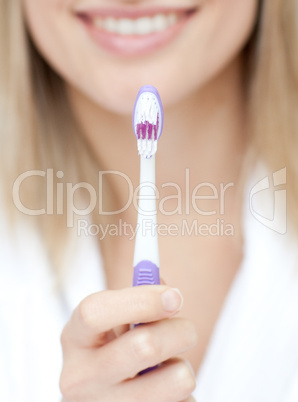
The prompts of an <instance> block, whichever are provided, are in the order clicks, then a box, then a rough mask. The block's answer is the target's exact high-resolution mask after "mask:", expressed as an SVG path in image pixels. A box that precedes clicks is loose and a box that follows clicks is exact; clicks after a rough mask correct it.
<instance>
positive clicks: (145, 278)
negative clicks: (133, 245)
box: [132, 260, 160, 286]
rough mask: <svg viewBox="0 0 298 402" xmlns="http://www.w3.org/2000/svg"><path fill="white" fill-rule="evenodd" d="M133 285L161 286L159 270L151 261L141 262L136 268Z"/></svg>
mask: <svg viewBox="0 0 298 402" xmlns="http://www.w3.org/2000/svg"><path fill="white" fill-rule="evenodd" d="M132 285H133V286H140V285H160V279H159V268H158V267H157V266H156V265H155V264H153V262H151V261H147V260H143V261H140V262H139V263H138V264H137V265H136V266H135V267H134V271H133V282H132Z"/></svg>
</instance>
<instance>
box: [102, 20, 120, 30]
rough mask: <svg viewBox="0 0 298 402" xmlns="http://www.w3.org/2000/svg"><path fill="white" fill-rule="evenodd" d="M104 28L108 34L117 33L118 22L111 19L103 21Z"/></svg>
mask: <svg viewBox="0 0 298 402" xmlns="http://www.w3.org/2000/svg"><path fill="white" fill-rule="evenodd" d="M103 28H104V29H105V30H106V31H108V32H116V28H117V22H116V20H115V18H112V17H109V18H106V19H104V20H103Z"/></svg>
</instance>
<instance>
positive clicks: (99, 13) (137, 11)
mask: <svg viewBox="0 0 298 402" xmlns="http://www.w3.org/2000/svg"><path fill="white" fill-rule="evenodd" d="M195 10H196V7H188V8H186V7H183V8H182V7H154V8H153V7H151V8H146V9H145V8H137V7H136V6H134V7H133V8H132V7H131V6H130V7H128V6H127V7H125V8H124V7H122V8H121V7H117V8H116V7H111V8H107V7H104V8H90V9H85V10H84V9H79V10H75V13H76V14H77V15H84V16H86V17H89V18H99V17H115V18H132V19H133V18H140V17H144V16H149V17H150V16H153V15H156V14H170V13H176V14H185V13H191V12H193V11H195Z"/></svg>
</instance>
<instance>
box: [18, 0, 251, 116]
mask: <svg viewBox="0 0 298 402" xmlns="http://www.w3.org/2000/svg"><path fill="white" fill-rule="evenodd" d="M22 1H23V6H24V10H25V16H26V21H27V24H28V27H29V30H30V32H31V35H32V37H33V39H34V42H35V44H36V46H37V47H38V49H39V51H40V52H41V53H42V55H43V56H44V58H45V59H46V60H47V61H48V63H49V64H50V65H51V66H52V67H53V68H54V69H55V70H56V71H57V72H58V73H59V74H60V75H61V76H62V77H63V78H64V79H65V81H66V82H67V83H68V84H69V85H70V86H72V87H75V88H76V89H78V90H79V92H81V93H83V94H84V95H86V96H87V97H88V98H90V99H92V100H94V101H95V102H96V103H97V104H98V105H99V106H101V107H102V108H104V109H107V110H109V111H112V112H114V113H119V114H128V113H131V108H132V105H133V103H134V100H135V96H136V93H137V91H138V89H139V88H140V87H141V86H142V85H145V84H151V85H154V86H156V87H157V88H158V90H159V92H160V94H161V96H162V99H163V103H164V106H165V107H167V106H169V105H171V104H174V103H178V102H179V101H180V100H182V99H183V98H184V97H186V96H187V95H189V94H191V93H193V92H195V91H198V90H199V89H200V88H201V87H202V86H203V85H205V84H206V83H208V82H209V81H210V80H212V79H213V78H214V77H216V76H217V75H218V74H219V73H220V72H221V71H222V70H223V69H224V68H226V67H227V66H228V65H229V64H230V63H231V62H232V61H233V60H234V59H235V58H236V57H237V55H238V54H239V52H240V50H241V49H242V48H243V46H244V44H245V42H246V41H247V39H248V37H249V35H250V33H251V31H252V29H253V26H254V23H255V18H256V12H257V6H258V0H245V1H239V0H42V1H40V0H22Z"/></svg>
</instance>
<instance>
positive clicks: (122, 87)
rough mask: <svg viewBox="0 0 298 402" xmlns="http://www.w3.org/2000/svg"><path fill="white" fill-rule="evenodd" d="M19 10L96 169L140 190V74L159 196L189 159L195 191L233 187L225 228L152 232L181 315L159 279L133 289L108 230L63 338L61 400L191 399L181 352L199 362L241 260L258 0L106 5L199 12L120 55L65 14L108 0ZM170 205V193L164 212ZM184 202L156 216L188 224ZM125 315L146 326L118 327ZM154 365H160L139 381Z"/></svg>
mask: <svg viewBox="0 0 298 402" xmlns="http://www.w3.org/2000/svg"><path fill="white" fill-rule="evenodd" d="M23 5H24V10H25V18H26V20H27V24H28V26H29V30H30V33H31V35H32V37H33V40H34V41H35V44H36V46H37V47H38V49H39V51H40V52H41V53H42V55H43V56H44V57H45V59H46V60H47V61H48V63H49V64H50V65H51V66H52V67H53V68H54V69H55V70H56V71H57V72H58V73H59V74H60V75H61V76H62V77H63V78H64V79H65V82H66V83H67V90H68V93H69V98H70V101H71V104H72V107H73V109H74V110H75V114H76V116H77V119H78V121H79V123H80V125H81V127H82V131H83V134H84V135H85V136H86V138H87V140H88V142H89V143H90V145H91V146H92V149H93V151H94V153H95V155H96V157H97V159H98V162H99V164H100V167H101V169H102V170H118V171H120V172H123V173H124V174H126V175H128V177H129V178H130V180H131V181H132V183H133V185H134V187H137V185H138V180H139V177H138V175H139V172H138V166H139V161H138V156H137V152H136V143H135V142H136V141H135V138H134V136H133V134H132V129H131V113H132V105H133V104H134V101H135V97H136V93H137V91H138V89H139V88H140V87H141V86H142V85H144V83H150V84H152V85H155V86H156V87H157V88H158V90H159V92H160V95H161V98H162V100H163V106H164V110H165V116H166V120H165V125H164V134H163V136H162V138H161V140H160V141H159V144H158V157H157V172H158V174H157V186H158V188H159V190H160V196H161V197H166V196H169V195H171V194H172V192H171V189H169V188H162V184H163V183H166V182H174V183H176V184H177V185H178V186H179V187H180V188H181V192H182V198H183V199H184V198H185V192H186V187H185V183H184V181H185V169H186V168H188V169H189V171H190V175H191V178H190V187H191V188H194V187H195V185H197V184H198V183H204V182H209V183H214V185H216V186H218V185H219V183H231V182H232V183H234V187H232V188H230V189H229V190H228V191H227V192H226V194H225V213H224V220H225V221H226V222H229V223H231V224H232V225H233V227H234V236H231V237H228V236H207V237H204V236H200V237H198V236H194V235H193V236H181V235H178V236H160V239H159V246H160V256H161V267H162V275H163V277H164V278H166V280H167V283H168V284H171V285H172V286H173V287H179V289H180V290H181V291H182V294H184V299H185V300H184V305H183V309H182V310H175V311H174V312H173V311H172V312H165V311H164V309H163V307H162V304H161V294H162V293H163V292H165V290H166V289H168V288H170V286H167V285H166V284H165V282H163V283H164V284H163V285H160V286H150V287H147V286H146V287H142V288H131V287H130V286H131V258H132V255H133V248H134V242H133V241H131V240H129V239H128V238H127V237H125V236H122V237H115V236H114V237H112V236H110V237H109V236H107V237H106V238H105V239H104V240H102V241H101V242H100V248H101V253H102V256H103V261H104V269H105V273H106V278H107V285H108V288H109V289H110V290H107V291H104V292H100V293H97V294H94V295H91V296H89V297H88V298H87V299H85V300H83V301H82V303H81V304H80V305H79V306H78V307H77V309H76V310H75V311H74V313H73V315H72V317H71V319H70V321H69V322H68V323H67V325H66V327H65V329H64V331H63V333H62V337H61V341H62V347H63V354H64V366H63V371H62V375H61V390H62V393H63V395H64V397H65V399H66V400H67V401H70V402H71V401H86V400H88V401H111V400H121V401H137V400H140V399H138V398H139V396H140V395H142V400H143V401H146V400H148V401H151V400H157V399H156V396H157V395H158V400H159V401H181V400H188V399H187V398H190V394H191V392H192V391H193V389H194V387H195V381H194V378H195V375H194V374H193V373H192V371H191V370H190V369H189V367H188V365H187V363H186V361H185V360H184V359H187V360H188V361H190V363H191V366H192V367H193V369H194V371H195V372H197V371H198V369H199V367H200V364H201V362H202V359H203V357H204V353H205V350H206V347H207V345H208V342H209V339H210V336H211V334H212V330H213V328H214V324H215V322H216V320H217V319H218V316H219V314H220V311H221V307H222V304H223V301H224V299H225V297H226V295H227V293H228V290H229V288H230V286H231V283H232V281H233V279H234V277H235V275H236V273H237V270H238V269H239V265H240V263H241V260H242V252H241V250H242V230H241V205H242V200H241V198H239V197H237V192H238V191H239V189H240V184H239V172H240V170H241V164H242V155H243V153H244V149H245V132H244V129H243V128H244V127H245V108H244V99H243V87H242V82H243V81H242V80H243V73H242V65H243V61H242V54H241V50H242V49H243V46H244V45H245V43H246V42H247V40H248V38H249V36H250V34H251V32H252V29H253V27H254V23H255V19H256V11H257V5H258V2H257V0H247V1H243V2H242V1H241V2H240V1H238V0H221V1H219V0H205V1H200V0H193V1H187V0H183V1H181V0H180V1H178V0H164V1H163V2H162V4H161V2H160V1H159V2H158V1H157V0H156V1H154V0H152V1H141V0H140V1H135V2H134V3H130V2H128V1H127V2H126V1H124V0H123V1H120V0H117V1H114V2H113V4H112V5H113V6H115V7H117V6H118V5H121V6H125V5H126V6H127V7H140V8H142V7H145V6H146V7H154V6H155V5H158V6H160V5H163V6H190V5H191V6H199V7H200V12H199V13H198V14H197V15H196V17H195V18H194V19H193V21H192V22H191V23H190V24H189V25H188V26H187V29H185V30H184V31H183V32H182V33H181V34H180V35H179V37H177V38H176V39H175V40H174V41H173V42H172V43H170V44H169V45H167V46H166V47H165V48H163V49H162V50H158V51H155V52H152V53H150V54H149V55H146V56H142V57H130V58H127V57H118V56H115V55H112V54H109V53H108V52H106V51H105V50H103V49H101V48H100V47H98V46H97V45H96V44H95V43H94V42H93V41H92V40H91V39H90V38H89V36H88V35H87V34H86V32H85V30H84V28H83V27H82V25H81V24H80V23H79V22H78V20H77V19H76V18H75V17H74V10H77V9H78V7H80V8H82V7H84V6H89V5H92V6H94V5H96V6H98V7H104V6H107V5H111V3H110V2H108V1H107V0H98V1H93V2H92V1H90V2H88V1H87V0H86V1H84V0H44V1H42V2H41V1H39V0H23ZM108 188H109V190H110V191H107V193H106V194H105V202H107V203H109V205H111V206H113V207H114V208H117V209H118V208H121V206H123V205H124V204H125V202H126V199H127V185H126V184H125V183H123V182H120V181H119V180H118V181H117V180H116V179H114V178H110V180H109V182H108ZM175 206H176V204H174V202H171V201H169V203H168V205H167V208H168V209H169V210H173V209H175ZM182 207H183V208H182V209H183V211H182V213H181V214H177V213H176V214H174V215H171V216H165V215H162V214H159V216H158V222H160V223H166V224H170V223H174V224H176V225H177V227H179V228H181V227H182V224H183V220H184V219H187V220H188V221H189V222H192V221H193V220H194V219H198V215H197V213H196V211H195V210H194V209H193V208H191V209H190V211H189V214H187V211H186V209H185V205H184V204H183V206H182ZM200 207H201V208H202V209H204V210H205V211H211V210H213V209H216V213H215V215H212V216H203V218H201V222H203V223H206V224H211V223H214V221H215V220H216V218H219V219H222V218H223V216H222V215H220V212H219V209H218V208H217V207H216V204H215V202H214V201H212V200H205V201H204V202H203V203H201V204H200ZM119 218H121V219H123V220H124V221H125V222H127V223H131V224H133V225H135V223H136V211H135V209H134V208H133V207H132V206H131V207H129V208H127V210H126V211H124V212H123V213H122V214H120V215H118V216H117V217H116V218H115V216H114V217H102V222H103V224H107V223H113V222H115V219H119ZM179 233H180V232H179ZM174 316H175V317H174ZM170 317H171V318H170ZM169 318H170V319H169ZM132 322H142V323H148V324H147V325H144V326H140V327H137V328H136V329H135V330H134V331H128V329H129V326H128V324H129V323H132ZM196 334H199V336H198V339H199V340H198V341H197V335H196ZM178 355H179V357H178ZM111 362H112V363H111ZM161 362H163V364H162V365H161V366H160V367H159V368H158V369H157V370H155V371H153V372H149V373H146V374H144V375H143V376H136V374H137V373H138V372H139V371H140V370H141V369H143V368H146V367H149V366H152V365H155V364H157V363H161ZM102 367H105V369H104V370H102ZM154 397H155V398H154ZM146 398H148V399H146ZM189 400H190V399H189Z"/></svg>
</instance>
